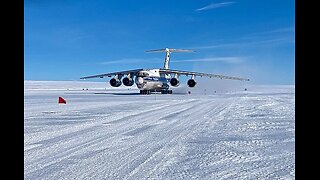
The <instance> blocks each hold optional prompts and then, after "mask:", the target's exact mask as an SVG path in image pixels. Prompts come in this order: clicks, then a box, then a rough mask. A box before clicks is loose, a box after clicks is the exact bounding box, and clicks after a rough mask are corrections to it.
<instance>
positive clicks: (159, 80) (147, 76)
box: [135, 69, 169, 91]
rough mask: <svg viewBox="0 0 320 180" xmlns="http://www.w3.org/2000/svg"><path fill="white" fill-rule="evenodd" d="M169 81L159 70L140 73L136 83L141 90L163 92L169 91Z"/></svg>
mask: <svg viewBox="0 0 320 180" xmlns="http://www.w3.org/2000/svg"><path fill="white" fill-rule="evenodd" d="M168 81H169V80H168V79H167V78H165V77H161V76H160V73H159V69H148V70H143V71H140V72H139V73H138V74H137V76H136V79H135V83H136V85H137V87H138V88H139V89H140V90H150V91H161V90H167V89H169V84H168Z"/></svg>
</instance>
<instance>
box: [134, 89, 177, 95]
mask: <svg viewBox="0 0 320 180" xmlns="http://www.w3.org/2000/svg"><path fill="white" fill-rule="evenodd" d="M151 92H157V91H151V90H140V94H151ZM160 92H161V94H172V90H168V89H163V90H161V91H160Z"/></svg>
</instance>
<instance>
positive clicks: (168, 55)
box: [146, 48, 195, 69]
mask: <svg viewBox="0 0 320 180" xmlns="http://www.w3.org/2000/svg"><path fill="white" fill-rule="evenodd" d="M146 52H166V57H165V59H164V65H163V68H164V69H169V61H170V53H172V52H195V50H189V49H169V48H165V49H155V50H148V51H146Z"/></svg>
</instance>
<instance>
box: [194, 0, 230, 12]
mask: <svg viewBox="0 0 320 180" xmlns="http://www.w3.org/2000/svg"><path fill="white" fill-rule="evenodd" d="M234 3H235V2H221V3H211V4H209V5H207V6H205V7H202V8H199V9H196V10H195V11H203V10H208V9H216V8H220V7H224V6H229V5H232V4H234Z"/></svg>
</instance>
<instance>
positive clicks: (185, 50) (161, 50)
mask: <svg viewBox="0 0 320 180" xmlns="http://www.w3.org/2000/svg"><path fill="white" fill-rule="evenodd" d="M146 52H195V50H191V49H170V48H165V49H154V50H148V51H146Z"/></svg>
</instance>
